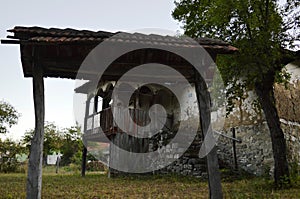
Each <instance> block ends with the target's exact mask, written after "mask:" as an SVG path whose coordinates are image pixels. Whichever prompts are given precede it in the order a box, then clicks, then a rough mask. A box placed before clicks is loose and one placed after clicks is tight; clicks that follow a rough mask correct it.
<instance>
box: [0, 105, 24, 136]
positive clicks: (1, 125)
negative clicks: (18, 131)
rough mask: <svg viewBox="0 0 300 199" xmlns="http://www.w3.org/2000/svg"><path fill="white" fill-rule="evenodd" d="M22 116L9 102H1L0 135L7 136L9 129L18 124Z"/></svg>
mask: <svg viewBox="0 0 300 199" xmlns="http://www.w3.org/2000/svg"><path fill="white" fill-rule="evenodd" d="M19 116H20V114H19V113H18V112H17V111H16V109H15V108H14V107H13V106H12V105H10V104H9V103H7V102H4V101H0V133H2V134H5V133H7V132H8V128H10V127H11V126H12V125H14V124H17V122H18V118H19Z"/></svg>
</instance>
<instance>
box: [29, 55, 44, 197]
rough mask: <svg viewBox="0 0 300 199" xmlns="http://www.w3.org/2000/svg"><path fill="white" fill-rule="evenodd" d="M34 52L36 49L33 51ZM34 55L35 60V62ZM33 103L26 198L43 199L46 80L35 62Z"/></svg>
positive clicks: (33, 70)
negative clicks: (33, 112) (32, 134)
mask: <svg viewBox="0 0 300 199" xmlns="http://www.w3.org/2000/svg"><path fill="white" fill-rule="evenodd" d="M33 50H34V49H33ZM34 58H35V57H34V54H33V60H34ZM32 75H33V78H32V79H33V101H34V109H35V130H34V136H33V138H32V140H31V147H30V154H29V162H28V174H27V185H26V198H27V199H33V198H34V199H35V198H38V199H39V198H41V191H42V162H43V143H44V119H45V101H44V79H43V69H42V67H41V66H38V65H37V63H36V62H34V61H33V67H32Z"/></svg>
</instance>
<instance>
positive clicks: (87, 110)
mask: <svg viewBox="0 0 300 199" xmlns="http://www.w3.org/2000/svg"><path fill="white" fill-rule="evenodd" d="M89 110H90V98H87V100H86V104H85V117H84V125H83V133H85V132H86V130H87V118H88V116H89ZM83 139H84V138H83ZM85 145H86V143H85V141H84V140H83V150H82V163H81V176H82V177H84V176H85V170H86V156H87V148H86V146H85Z"/></svg>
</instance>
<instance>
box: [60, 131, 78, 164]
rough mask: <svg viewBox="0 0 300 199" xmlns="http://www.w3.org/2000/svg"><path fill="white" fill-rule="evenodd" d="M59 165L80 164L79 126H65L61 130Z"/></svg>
mask: <svg viewBox="0 0 300 199" xmlns="http://www.w3.org/2000/svg"><path fill="white" fill-rule="evenodd" d="M60 149H61V153H62V154H63V156H62V158H61V165H69V164H70V163H74V164H76V165H80V164H81V157H82V150H83V143H82V140H81V132H80V128H79V127H71V128H67V129H65V130H64V131H63V145H62V146H61V148H60Z"/></svg>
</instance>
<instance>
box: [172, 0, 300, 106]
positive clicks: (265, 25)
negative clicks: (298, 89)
mask: <svg viewBox="0 0 300 199" xmlns="http://www.w3.org/2000/svg"><path fill="white" fill-rule="evenodd" d="M175 4H176V8H175V10H174V11H173V13H172V15H173V17H174V18H175V19H177V20H179V21H181V22H182V23H183V28H184V30H185V34H186V35H188V36H190V37H211V38H217V39H222V40H224V41H227V42H229V43H231V44H233V45H234V46H236V47H238V48H239V53H238V54H236V55H227V56H222V57H220V58H219V59H218V68H219V70H220V72H221V74H222V78H223V80H224V82H225V84H226V86H228V85H229V86H230V88H229V90H228V95H229V96H230V97H229V103H231V102H232V99H233V98H240V97H241V95H240V94H241V92H240V91H238V92H237V91H236V90H238V89H242V90H243V91H244V89H245V88H246V89H253V87H254V86H255V84H257V83H258V84H261V83H262V82H263V81H264V80H265V79H266V76H268V75H273V76H275V75H276V78H275V77H274V78H271V79H270V81H272V82H270V84H272V83H274V82H273V81H277V82H284V81H286V79H287V78H289V77H288V76H287V75H286V73H282V72H281V69H282V68H283V66H284V63H285V62H288V61H289V60H290V58H291V56H290V55H289V54H288V53H286V51H285V50H283V49H284V47H286V46H287V45H289V46H290V47H293V45H292V44H293V43H294V42H295V41H296V40H297V38H296V37H297V36H298V33H299V10H298V12H297V11H294V8H295V7H297V6H298V5H299V1H288V2H286V4H285V5H284V6H281V7H280V6H279V5H278V2H276V1H274V0H266V1H260V0H250V1H239V0H228V1H223V0H181V1H176V2H175ZM291 13H292V14H291ZM297 27H298V29H297ZM291 29H293V30H295V31H294V34H291V33H290V30H291ZM287 57H289V59H287ZM229 111H230V108H229Z"/></svg>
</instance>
